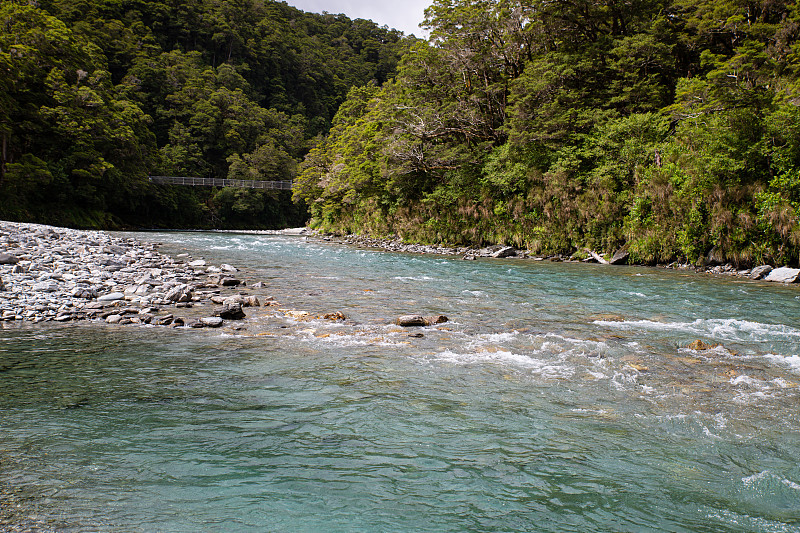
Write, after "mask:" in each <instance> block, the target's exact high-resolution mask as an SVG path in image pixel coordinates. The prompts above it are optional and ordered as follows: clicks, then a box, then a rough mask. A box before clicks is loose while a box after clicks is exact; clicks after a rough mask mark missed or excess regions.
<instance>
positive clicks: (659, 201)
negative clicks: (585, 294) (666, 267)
mask: <svg viewBox="0 0 800 533" xmlns="http://www.w3.org/2000/svg"><path fill="white" fill-rule="evenodd" d="M426 25H427V27H428V28H429V29H430V31H431V37H432V38H431V41H430V42H417V43H416V44H414V46H413V48H412V49H411V50H410V51H409V52H408V53H407V54H406V55H405V56H404V57H403V59H402V62H401V65H400V67H399V71H398V76H397V78H396V81H394V82H391V83H386V84H384V85H383V86H376V85H372V84H365V85H363V86H362V87H360V88H356V89H354V90H352V91H351V92H350V95H349V97H348V99H347V101H346V102H345V103H344V105H343V106H342V107H341V108H340V109H339V112H338V114H337V115H336V117H335V118H334V121H333V128H332V130H331V132H330V135H329V136H327V137H326V138H325V140H324V141H323V142H321V143H320V144H318V145H317V146H316V147H315V148H314V149H313V150H312V151H311V152H310V154H309V155H308V157H307V158H306V160H305V162H304V163H303V165H302V170H301V174H300V182H299V183H298V185H297V186H296V191H295V196H296V198H298V199H303V200H305V201H306V202H307V203H308V205H309V206H310V210H311V214H312V216H313V218H312V222H311V223H312V225H314V226H317V227H321V228H325V229H329V230H336V231H348V232H349V231H356V232H369V233H372V234H378V235H381V234H382V235H389V234H396V235H399V236H401V237H403V238H405V239H408V240H416V241H428V242H430V241H436V242H446V243H453V244H482V243H506V244H512V245H516V246H520V247H526V248H528V249H531V250H533V251H534V252H542V253H546V252H552V253H555V252H567V253H572V252H574V251H582V250H584V249H590V250H595V251H598V252H602V253H610V252H614V251H615V250H618V249H620V248H622V247H627V248H628V249H629V251H630V253H631V257H632V258H633V259H634V260H636V261H641V262H655V261H669V260H672V259H675V258H680V259H688V260H691V261H695V260H698V259H702V258H708V257H709V256H711V258H712V259H717V260H730V261H733V262H737V263H742V264H746V263H753V262H762V261H768V262H773V263H782V262H787V263H795V264H796V263H797V261H798V251H799V250H800V225H799V224H798V212H799V211H798V210H799V209H800V110H799V109H798V104H800V85H798V76H800V72H798V68H800V60H799V59H798V52H800V44H798V35H799V34H800V12H798V5H797V3H796V2H790V1H786V0H753V1H747V0H660V1H659V0H632V1H627V2H619V1H616V0H610V1H602V2H598V1H594V0H555V1H553V0H506V1H498V0H435V1H434V2H433V5H432V6H431V7H430V8H429V9H428V11H427V12H426Z"/></svg>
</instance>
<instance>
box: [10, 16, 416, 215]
mask: <svg viewBox="0 0 800 533" xmlns="http://www.w3.org/2000/svg"><path fill="white" fill-rule="evenodd" d="M408 45H409V40H408V39H405V38H404V37H403V35H402V34H401V33H400V32H397V31H395V30H389V29H386V28H381V27H378V26H377V25H376V24H374V23H373V22H370V21H365V20H350V19H348V18H346V17H344V16H341V15H316V14H309V13H303V12H301V11H299V10H297V9H295V8H293V7H290V6H288V5H287V4H285V3H283V2H275V1H270V0H226V1H218V0H181V1H180V2H169V1H166V0H164V1H160V0H39V1H37V2H32V1H30V2H29V1H23V0H4V1H3V2H0V144H1V145H2V153H1V156H2V159H1V160H0V217H2V218H5V219H11V220H26V221H36V222H46V223H54V224H61V225H70V226H84V227H85V226H95V227H97V226H100V227H115V226H135V225H141V226H147V227H156V226H171V227H208V226H214V227H276V226H282V225H284V226H285V225H289V224H293V225H294V224H302V223H303V222H304V221H305V214H304V212H303V211H302V209H301V208H300V207H299V206H297V205H295V204H293V203H292V202H291V199H290V195H289V194H288V193H286V192H284V193H281V194H279V193H277V192H263V191H252V190H243V189H210V188H180V187H168V186H154V185H152V184H150V183H149V182H148V180H147V176H148V174H156V175H157V174H167V175H179V176H200V177H214V178H236V179H267V180H283V179H293V177H294V175H295V173H296V171H297V165H298V163H299V162H300V161H301V160H302V158H303V157H304V155H305V154H306V153H307V151H308V149H309V148H310V146H311V145H313V143H314V142H315V141H314V139H315V138H317V137H318V136H319V135H322V134H325V133H326V132H327V131H328V129H329V128H330V124H331V119H332V117H333V116H334V114H335V113H336V111H337V109H338V108H339V105H340V104H341V103H342V102H343V101H344V99H345V98H346V96H347V93H348V91H349V90H350V88H351V87H353V86H364V85H369V86H375V87H379V86H381V85H382V84H383V83H384V82H385V81H386V80H387V79H389V78H390V77H392V76H393V75H394V72H395V69H396V66H397V63H398V60H399V58H400V56H401V54H402V53H403V51H404V50H405V49H406V48H407V47H408Z"/></svg>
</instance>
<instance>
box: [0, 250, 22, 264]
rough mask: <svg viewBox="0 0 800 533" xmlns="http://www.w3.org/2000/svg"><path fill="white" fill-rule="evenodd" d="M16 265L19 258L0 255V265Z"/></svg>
mask: <svg viewBox="0 0 800 533" xmlns="http://www.w3.org/2000/svg"><path fill="white" fill-rule="evenodd" d="M17 263H19V257H17V256H16V255H11V254H7V253H5V252H2V253H0V265H16V264H17Z"/></svg>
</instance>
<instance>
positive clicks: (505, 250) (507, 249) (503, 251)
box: [492, 246, 517, 259]
mask: <svg viewBox="0 0 800 533" xmlns="http://www.w3.org/2000/svg"><path fill="white" fill-rule="evenodd" d="M515 255H517V251H516V250H515V249H514V247H513V246H503V247H502V248H500V249H499V250H497V251H496V252H494V253H492V257H495V258H498V259H501V258H504V257H514V256H515Z"/></svg>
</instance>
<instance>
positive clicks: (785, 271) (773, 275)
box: [764, 267, 800, 283]
mask: <svg viewBox="0 0 800 533" xmlns="http://www.w3.org/2000/svg"><path fill="white" fill-rule="evenodd" d="M798 276H800V268H789V267H781V268H776V269H774V270H773V271H772V272H770V273H769V275H768V276H767V277H766V278H764V281H774V282H779V283H796V282H797V277H798Z"/></svg>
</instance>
